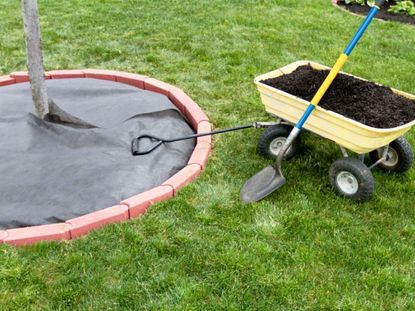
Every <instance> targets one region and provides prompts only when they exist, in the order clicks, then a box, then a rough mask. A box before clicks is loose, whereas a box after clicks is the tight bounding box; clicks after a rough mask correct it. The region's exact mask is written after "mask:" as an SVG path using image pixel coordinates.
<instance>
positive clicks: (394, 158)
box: [378, 147, 399, 167]
mask: <svg viewBox="0 0 415 311" xmlns="http://www.w3.org/2000/svg"><path fill="white" fill-rule="evenodd" d="M382 154H383V149H382V150H378V155H379V158H380V157H382ZM398 162H399V156H398V153H397V152H396V150H395V149H393V148H391V147H389V148H388V153H387V154H386V160H384V161H383V162H382V165H383V166H385V167H394V166H395V165H397V164H398Z"/></svg>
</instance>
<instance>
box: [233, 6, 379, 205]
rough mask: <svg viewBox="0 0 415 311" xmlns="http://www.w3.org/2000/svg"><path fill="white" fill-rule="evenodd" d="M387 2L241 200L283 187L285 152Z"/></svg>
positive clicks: (249, 200)
mask: <svg viewBox="0 0 415 311" xmlns="http://www.w3.org/2000/svg"><path fill="white" fill-rule="evenodd" d="M384 2H385V0H377V1H376V3H375V5H374V6H373V7H372V8H371V9H370V11H369V13H368V15H367V16H366V18H365V20H364V21H363V23H362V25H361V26H360V27H359V29H358V31H357V32H356V34H355V35H354V37H353V39H352V40H351V41H350V43H349V44H348V46H347V47H346V49H345V50H344V52H343V53H342V54H341V55H340V57H339V58H338V60H337V62H336V63H335V64H334V66H333V68H332V69H331V71H330V73H329V74H328V76H327V77H326V79H325V80H324V82H323V84H322V85H321V86H320V88H319V89H318V91H317V93H316V94H315V95H314V97H313V99H312V100H311V102H310V104H309V105H308V107H307V109H306V111H305V112H304V114H303V115H302V117H301V118H300V120H299V121H298V122H297V124H296V125H295V127H294V128H293V129H292V131H291V133H290V135H289V136H288V137H287V140H286V141H285V143H284V145H283V147H282V148H281V149H280V152H279V153H278V156H277V160H276V162H275V164H274V165H268V166H267V167H265V168H264V169H263V170H261V171H260V172H258V173H257V174H256V175H254V176H252V177H251V178H250V179H248V180H247V181H246V182H245V184H244V186H243V188H242V191H241V200H242V201H243V202H244V203H252V202H256V201H259V200H261V199H263V198H265V197H266V196H267V195H269V194H271V193H272V192H274V191H275V190H277V189H278V188H281V187H282V186H283V185H284V184H285V183H286V179H285V177H284V176H283V175H282V172H281V163H282V160H283V158H284V154H285V152H286V151H287V150H288V149H289V148H290V146H291V144H292V142H293V141H294V140H295V139H296V138H297V136H298V134H299V133H300V132H301V129H302V128H303V125H304V123H305V122H306V121H307V119H308V117H309V116H310V114H311V113H312V112H313V110H314V108H315V107H316V106H317V105H318V104H319V102H320V100H321V99H322V97H323V96H324V94H325V93H326V91H327V89H328V88H329V87H330V85H331V83H332V82H333V80H334V79H335V78H336V76H337V74H338V73H339V72H340V70H341V68H342V67H343V65H344V64H345V63H346V61H347V59H348V58H349V55H350V53H351V52H352V51H353V49H354V47H355V46H356V44H357V43H358V42H359V40H360V38H361V37H362V35H363V33H364V32H365V30H366V29H367V27H368V26H369V24H370V23H371V22H372V20H373V18H374V17H375V16H376V14H377V13H378V11H379V9H380V6H381V5H382V4H383V3H384Z"/></svg>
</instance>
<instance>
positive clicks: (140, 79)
mask: <svg viewBox="0 0 415 311" xmlns="http://www.w3.org/2000/svg"><path fill="white" fill-rule="evenodd" d="M45 78H46V79H67V78H95V79H102V80H110V81H116V82H120V83H125V84H129V85H132V86H135V87H137V88H141V89H145V90H149V91H154V92H157V93H161V94H164V95H166V96H168V97H169V99H170V100H171V101H172V102H173V103H174V104H175V105H176V106H177V107H178V108H179V110H180V111H181V112H182V113H183V115H184V116H185V117H186V118H187V119H188V121H189V122H190V124H191V125H192V127H193V128H194V129H196V130H197V133H203V132H210V131H211V130H212V127H211V124H210V123H209V119H208V117H207V116H206V114H205V113H204V112H203V111H202V109H200V107H199V106H198V105H197V104H196V103H195V102H194V101H193V100H192V99H191V98H190V97H189V96H188V95H187V94H186V93H185V92H183V91H182V90H181V89H179V88H178V87H175V86H173V85H170V84H167V83H164V82H162V81H158V80H156V79H153V78H150V77H147V76H143V75H139V74H133V73H128V72H120V71H110V70H99V69H81V70H52V71H49V72H46V73H45ZM27 81H29V76H28V74H27V72H21V71H19V72H12V73H11V74H10V75H9V76H3V77H0V86H4V85H10V84H14V83H19V82H27ZM211 149H212V141H211V138H210V136H204V137H199V138H198V139H197V144H196V146H195V149H194V151H193V153H192V155H191V157H190V159H189V162H188V164H187V166H185V167H184V168H183V169H182V170H180V171H179V172H178V173H177V174H175V175H174V176H172V177H170V178H169V179H168V180H166V181H165V182H164V183H163V184H162V185H161V186H159V187H156V188H153V189H151V190H148V191H146V192H143V193H139V194H137V195H135V196H132V197H131V198H128V199H125V200H123V201H121V202H119V204H118V205H115V206H112V207H108V208H104V209H102V210H99V211H96V212H93V213H90V214H87V215H84V216H81V217H77V218H74V219H70V220H68V221H66V222H65V223H58V224H49V225H41V226H33V227H26V228H16V229H8V230H0V243H8V244H12V245H16V246H21V245H28V244H33V243H36V242H39V241H45V240H70V239H74V238H77V237H79V236H82V235H84V234H87V233H88V232H89V231H91V230H93V229H97V228H99V227H101V226H103V225H105V224H108V223H115V222H119V221H124V220H127V219H130V218H135V217H138V216H140V215H141V214H143V213H145V212H146V211H147V209H148V208H149V207H150V206H151V205H153V204H154V203H157V202H160V201H162V200H167V199H169V198H171V197H173V196H175V195H176V193H177V190H178V189H180V188H182V187H184V186H186V185H187V184H188V183H190V182H191V181H192V180H194V179H195V178H197V177H198V176H199V175H200V174H201V171H202V170H203V169H204V168H205V166H206V163H207V160H208V158H209V154H210V152H211Z"/></svg>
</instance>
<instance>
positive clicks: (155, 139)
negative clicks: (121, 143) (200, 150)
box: [131, 123, 257, 156]
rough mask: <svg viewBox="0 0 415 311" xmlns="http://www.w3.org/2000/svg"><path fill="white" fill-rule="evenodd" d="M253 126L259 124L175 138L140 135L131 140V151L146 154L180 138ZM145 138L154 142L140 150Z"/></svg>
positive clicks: (184, 138) (135, 153)
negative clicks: (140, 143) (141, 141)
mask: <svg viewBox="0 0 415 311" xmlns="http://www.w3.org/2000/svg"><path fill="white" fill-rule="evenodd" d="M251 127H257V124H256V123H253V124H249V125H241V126H237V127H231V128H227V129H223V130H216V131H212V132H206V133H198V134H193V135H189V136H183V137H179V138H174V139H163V138H158V137H155V136H151V135H141V136H138V137H136V138H134V139H133V140H132V142H131V153H132V154H133V155H134V156H138V155H144V154H148V153H150V152H152V151H153V150H154V149H156V148H158V147H159V146H161V145H162V144H164V143H173V142H176V141H180V140H186V139H192V138H197V137H202V136H209V135H216V134H222V133H226V132H233V131H238V130H244V129H248V128H251ZM144 138H147V139H150V140H151V141H152V142H153V143H154V144H153V145H152V146H150V147H149V148H148V149H147V150H143V151H140V150H139V142H140V140H141V139H144Z"/></svg>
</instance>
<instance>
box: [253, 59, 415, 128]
mask: <svg viewBox="0 0 415 311" xmlns="http://www.w3.org/2000/svg"><path fill="white" fill-rule="evenodd" d="M328 73H329V71H328V70H317V69H313V68H312V67H311V66H310V65H305V66H300V67H298V68H297V69H296V70H295V71H293V72H292V73H290V74H286V75H282V76H280V77H277V78H272V79H267V80H264V81H261V82H262V83H264V84H267V85H269V86H271V87H274V88H277V89H280V90H282V91H284V92H287V93H290V94H292V95H295V96H297V97H300V98H302V99H305V100H307V101H310V100H311V99H312V97H313V96H314V94H315V93H316V92H317V90H318V88H319V87H320V85H321V84H322V83H323V81H324V79H325V78H326V76H327V75H328ZM320 106H321V107H323V108H324V109H327V110H331V111H334V112H337V113H339V114H341V115H343V116H345V117H347V118H350V119H353V120H355V121H358V122H360V123H363V124H366V125H368V126H372V127H376V128H392V127H397V126H400V125H403V124H406V123H408V122H411V121H413V120H415V100H410V99H407V98H405V97H403V96H400V95H397V94H395V93H393V92H392V90H391V89H390V88H389V87H386V86H381V85H377V84H375V83H373V82H370V81H363V80H360V79H357V78H354V77H351V76H348V75H344V74H340V75H338V76H337V77H336V79H335V80H334V81H333V84H332V85H331V86H330V88H329V90H328V91H327V93H326V94H325V95H324V97H323V99H322V101H321V102H320Z"/></svg>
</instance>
